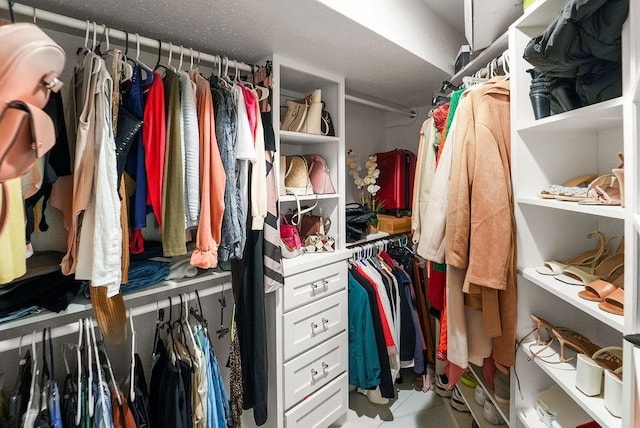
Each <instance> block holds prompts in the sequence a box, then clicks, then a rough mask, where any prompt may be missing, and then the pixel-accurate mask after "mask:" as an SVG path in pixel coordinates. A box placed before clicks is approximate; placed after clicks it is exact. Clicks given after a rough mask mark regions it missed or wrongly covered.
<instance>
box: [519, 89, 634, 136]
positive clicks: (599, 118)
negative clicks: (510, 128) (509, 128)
mask: <svg viewBox="0 0 640 428" xmlns="http://www.w3.org/2000/svg"><path fill="white" fill-rule="evenodd" d="M622 116H623V114H622V97H618V98H614V99H611V100H607V101H603V102H601V103H598V104H592V105H590V106H586V107H582V108H579V109H576V110H571V111H567V112H564V113H560V114H556V115H553V116H549V117H545V118H543V119H539V120H533V121H530V122H526V123H524V124H522V126H519V127H518V132H519V133H520V134H523V133H534V132H535V133H545V134H546V133H550V132H588V131H597V130H600V129H611V128H612V127H616V126H618V127H622Z"/></svg>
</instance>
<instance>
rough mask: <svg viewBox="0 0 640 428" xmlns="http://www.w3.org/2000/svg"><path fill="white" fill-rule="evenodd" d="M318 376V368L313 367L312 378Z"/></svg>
mask: <svg viewBox="0 0 640 428" xmlns="http://www.w3.org/2000/svg"><path fill="white" fill-rule="evenodd" d="M316 376H318V370H316V369H311V378H312V379H313V378H314V377H316Z"/></svg>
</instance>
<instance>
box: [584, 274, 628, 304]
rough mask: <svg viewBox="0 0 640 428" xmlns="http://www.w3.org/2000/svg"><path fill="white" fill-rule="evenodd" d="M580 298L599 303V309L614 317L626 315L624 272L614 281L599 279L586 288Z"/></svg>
mask: <svg viewBox="0 0 640 428" xmlns="http://www.w3.org/2000/svg"><path fill="white" fill-rule="evenodd" d="M578 296H579V297H581V298H583V299H585V300H590V301H592V302H599V303H598V308H600V309H601V310H603V311H605V312H609V313H611V314H614V315H624V271H622V272H621V273H620V274H619V275H618V276H617V277H616V278H615V279H614V280H612V281H606V280H603V279H597V280H595V281H593V282H590V283H589V284H587V285H585V286H584V290H582V291H581V292H579V293H578Z"/></svg>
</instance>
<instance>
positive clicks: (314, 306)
mask: <svg viewBox="0 0 640 428" xmlns="http://www.w3.org/2000/svg"><path fill="white" fill-rule="evenodd" d="M272 61H273V62H272V65H273V74H274V91H273V95H274V96H273V98H274V102H273V111H274V117H273V122H274V127H275V128H277V127H278V124H279V122H280V121H279V114H280V105H284V104H285V102H286V100H287V99H290V98H298V99H299V98H304V97H305V96H306V95H308V94H309V93H311V91H313V90H314V89H320V90H321V93H322V100H323V101H324V103H325V108H326V110H327V111H328V112H329V113H330V115H331V119H332V121H333V123H334V127H335V131H336V135H335V136H323V135H313V134H305V133H300V132H290V131H280V130H279V129H275V134H276V142H277V155H305V154H319V155H321V156H322V157H323V158H324V159H325V160H326V162H327V166H328V168H329V171H330V173H329V174H330V176H331V181H332V183H333V186H334V187H335V189H336V193H335V194H328V195H318V198H317V199H318V207H317V208H316V209H314V214H319V215H322V216H323V217H329V218H330V219H331V227H330V230H329V235H331V236H333V237H334V239H335V241H336V247H337V248H336V251H335V252H328V253H309V254H305V255H302V256H299V257H296V258H293V259H285V260H283V267H284V277H285V279H284V287H283V289H281V290H278V291H276V292H274V293H269V294H268V295H267V296H266V305H267V306H266V311H267V358H268V361H269V372H268V376H269V382H268V384H269V391H268V393H269V395H268V410H267V412H268V419H267V422H266V424H265V425H264V426H266V427H275V428H284V427H287V428H292V427H304V428H309V427H318V428H325V427H328V426H329V425H331V424H332V423H334V422H336V421H337V420H338V419H340V418H341V417H342V416H344V415H345V414H346V411H347V409H348V396H349V391H348V375H347V371H348V365H349V361H348V358H349V343H348V331H347V330H348V312H347V309H348V298H347V290H346V289H347V263H346V259H347V258H348V257H349V256H350V254H351V253H350V252H348V251H346V250H345V238H344V205H345V197H344V186H345V177H344V176H345V171H346V167H345V142H344V135H345V133H344V78H343V77H340V76H337V75H333V74H331V73H327V72H325V71H322V70H318V69H315V68H311V67H307V66H305V65H304V64H299V63H297V62H296V61H293V60H290V59H287V58H283V57H281V56H279V55H274V56H273V60H272ZM279 168H280V165H279V156H277V159H276V176H279V174H278V171H279ZM315 200H316V196H313V195H312V196H302V197H300V203H301V205H303V206H304V205H311V204H313V203H315ZM296 205H297V204H296V199H295V197H294V196H293V195H281V196H280V198H279V208H280V212H281V213H283V214H286V213H287V212H288V211H289V210H290V209H295V208H296ZM252 419H253V418H251V417H247V418H245V419H244V420H243V424H244V423H245V422H246V423H247V424H248V425H249V426H253V420H252Z"/></svg>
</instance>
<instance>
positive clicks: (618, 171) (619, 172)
mask: <svg viewBox="0 0 640 428" xmlns="http://www.w3.org/2000/svg"><path fill="white" fill-rule="evenodd" d="M618 157H619V158H620V165H618V167H617V168H613V169H612V170H611V172H612V173H613V175H615V176H616V179H617V180H618V185H619V186H620V205H621V206H623V207H624V154H622V153H618Z"/></svg>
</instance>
